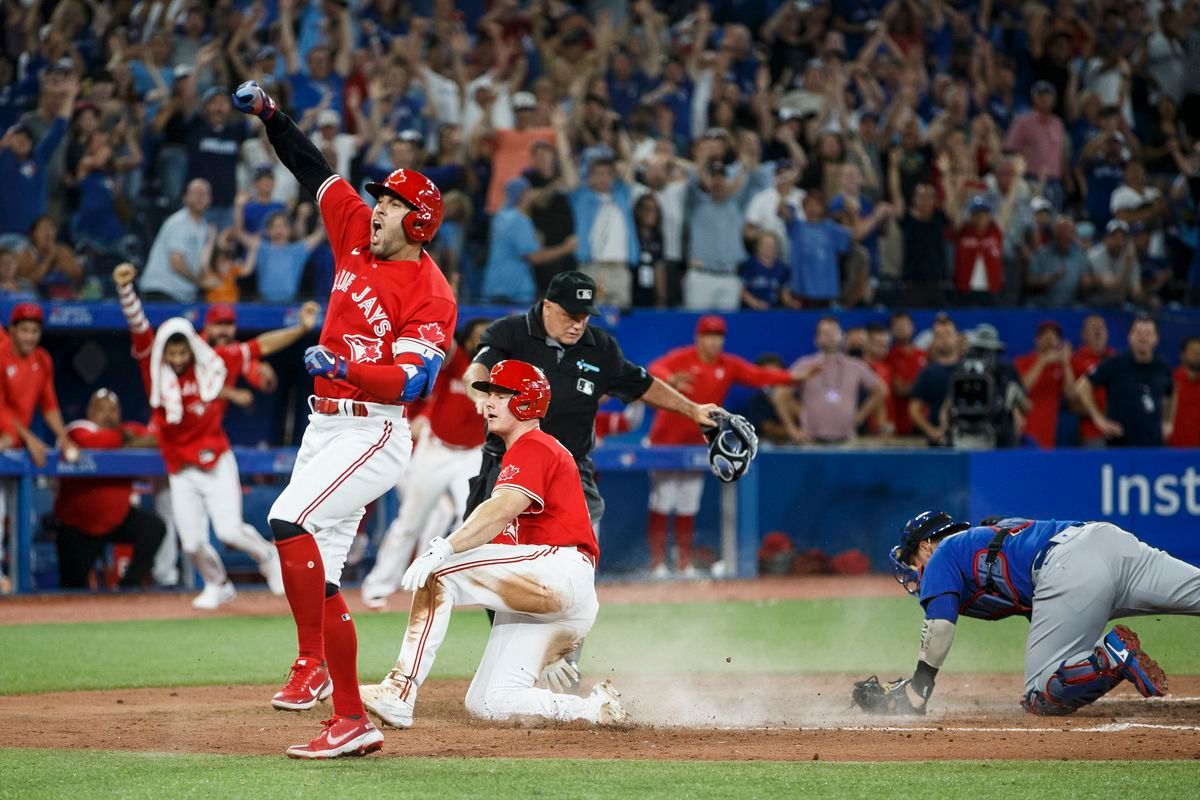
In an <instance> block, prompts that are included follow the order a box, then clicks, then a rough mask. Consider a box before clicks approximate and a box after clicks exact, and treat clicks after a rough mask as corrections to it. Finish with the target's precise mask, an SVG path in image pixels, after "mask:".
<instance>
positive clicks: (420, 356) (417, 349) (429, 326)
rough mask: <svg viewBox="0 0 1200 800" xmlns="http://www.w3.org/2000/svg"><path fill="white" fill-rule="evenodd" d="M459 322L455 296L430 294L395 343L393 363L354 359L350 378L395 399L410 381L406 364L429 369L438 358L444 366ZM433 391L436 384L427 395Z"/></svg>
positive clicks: (369, 390)
mask: <svg viewBox="0 0 1200 800" xmlns="http://www.w3.org/2000/svg"><path fill="white" fill-rule="evenodd" d="M457 322H458V306H456V305H455V304H454V302H453V301H452V300H446V299H443V298H440V297H433V298H430V299H429V300H428V301H427V302H425V303H422V304H421V306H420V307H418V308H417V309H416V311H414V313H413V314H411V315H410V316H409V318H408V319H407V320H405V323H404V326H403V327H402V328H401V329H400V332H399V334H397V336H396V340H395V342H394V343H393V345H392V360H393V363H392V364H363V363H360V362H357V361H351V362H350V363H349V365H348V370H347V373H346V380H348V381H349V382H350V383H352V384H354V385H355V386H357V387H359V388H360V389H362V390H363V391H364V392H366V393H368V394H370V395H372V396H374V397H378V398H379V399H380V400H382V401H384V402H387V403H394V402H395V401H396V399H397V398H399V397H401V396H403V394H404V388H405V386H406V385H407V384H408V373H407V372H406V371H405V369H404V365H409V366H410V368H411V367H417V368H419V369H428V368H429V364H430V363H431V362H436V363H437V364H438V365H439V369H440V365H441V363H442V362H443V361H444V360H445V358H446V348H447V347H449V342H450V336H451V335H452V334H453V332H454V326H455V324H457ZM431 391H433V387H432V386H430V387H427V388H426V389H425V396H426V397H427V396H428V394H429V392H431Z"/></svg>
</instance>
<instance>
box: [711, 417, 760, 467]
mask: <svg viewBox="0 0 1200 800" xmlns="http://www.w3.org/2000/svg"><path fill="white" fill-rule="evenodd" d="M704 437H705V438H706V439H708V466H709V468H710V469H711V470H712V473H713V475H716V476H717V480H719V481H721V482H722V483H733V482H734V481H736V480H737V479H738V478H740V477H742V476H743V475H745V474H746V471H747V470H749V469H750V462H751V461H753V460H754V457H755V456H756V455H758V434H756V433H755V432H754V426H753V425H751V424H750V421H749V420H747V419H746V418H745V417H743V416H739V415H737V414H726V415H723V416H721V417H719V418H718V419H717V425H716V427H713V428H705V429H704Z"/></svg>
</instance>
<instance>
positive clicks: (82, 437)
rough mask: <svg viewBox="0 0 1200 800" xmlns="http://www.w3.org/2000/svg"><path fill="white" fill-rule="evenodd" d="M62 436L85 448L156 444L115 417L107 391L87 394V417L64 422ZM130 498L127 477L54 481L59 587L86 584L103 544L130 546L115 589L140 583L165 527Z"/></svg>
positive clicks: (117, 410)
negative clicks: (65, 424)
mask: <svg viewBox="0 0 1200 800" xmlns="http://www.w3.org/2000/svg"><path fill="white" fill-rule="evenodd" d="M67 436H68V437H69V438H70V440H71V441H72V442H74V443H75V444H76V445H78V446H79V447H81V448H84V449H87V450H116V449H120V448H122V447H153V446H154V445H155V444H156V443H157V440H156V438H155V437H154V435H153V434H152V433H150V431H149V429H147V428H146V426H144V425H140V424H138V423H136V422H122V421H121V402H120V400H119V399H118V398H117V396H116V395H115V394H113V393H112V392H111V391H109V390H108V389H99V390H97V391H96V393H95V394H93V395H92V398H91V400H90V401H88V407H87V418H86V419H81V420H77V421H75V422H72V423H71V424H70V425H68V426H67ZM132 498H133V479H131V478H62V479H61V480H60V481H59V487H58V495H57V497H55V498H54V529H55V545H56V546H57V549H58V573H59V585H60V586H61V587H62V588H64V589H83V588H86V587H87V585H88V572H90V571H91V569H92V567H94V566H95V565H96V561H97V559H99V558H100V556H101V555H102V554H103V553H104V547H105V545H107V544H109V543H122V544H131V545H133V558H132V559H131V560H130V562H129V567H128V568H127V569H126V570H125V575H124V576H122V578H121V581H120V584H119V585H120V587H121V588H122V589H134V588H137V587H140V586H141V585H142V584H143V583H145V581H146V579H147V578H148V577H149V575H150V570H151V568H152V567H153V566H154V554H155V552H156V551H157V550H158V546H159V545H160V544H161V543H162V540H163V537H164V536H165V535H166V533H167V527H166V525H165V524H164V523H163V521H162V519H161V518H159V517H158V516H157V515H156V514H153V513H151V512H149V511H143V510H142V509H140V508H138V507H137V506H135V505H133V502H132Z"/></svg>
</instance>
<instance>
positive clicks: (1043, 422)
mask: <svg viewBox="0 0 1200 800" xmlns="http://www.w3.org/2000/svg"><path fill="white" fill-rule="evenodd" d="M1034 348H1035V349H1034V352H1032V353H1029V354H1027V355H1023V356H1021V357H1020V358H1018V359H1017V360H1016V364H1015V366H1016V368H1017V372H1019V373H1020V375H1021V382H1022V383H1024V384H1025V391H1026V392H1028V393H1029V403H1030V408H1029V414H1028V415H1027V417H1026V420H1025V430H1026V432H1027V433H1028V434H1029V435H1030V437H1032V438H1033V440H1034V441H1035V442H1037V444H1038V447H1043V448H1046V449H1050V448H1053V447H1054V442H1055V438H1056V434H1057V432H1058V412H1059V409H1060V408H1061V407H1062V398H1063V395H1065V394H1066V395H1069V394H1070V392H1071V387H1072V386H1074V384H1075V372H1074V371H1073V370H1072V369H1071V346H1070V345H1069V344H1068V343H1066V342H1064V341H1063V338H1062V328H1061V327H1059V324H1058V323H1057V322H1054V321H1053V320H1046V321H1044V322H1042V323H1039V324H1038V327H1037V337H1036V339H1035V340H1034Z"/></svg>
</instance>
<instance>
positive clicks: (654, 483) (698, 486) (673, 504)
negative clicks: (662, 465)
mask: <svg viewBox="0 0 1200 800" xmlns="http://www.w3.org/2000/svg"><path fill="white" fill-rule="evenodd" d="M703 495H704V476H703V475H702V474H700V473H698V472H676V471H673V470H658V471H654V472H651V473H650V510H651V511H653V512H654V513H656V514H680V515H682V516H685V517H694V516H696V514H697V513H698V512H699V511H700V498H701V497H702V496H703Z"/></svg>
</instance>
